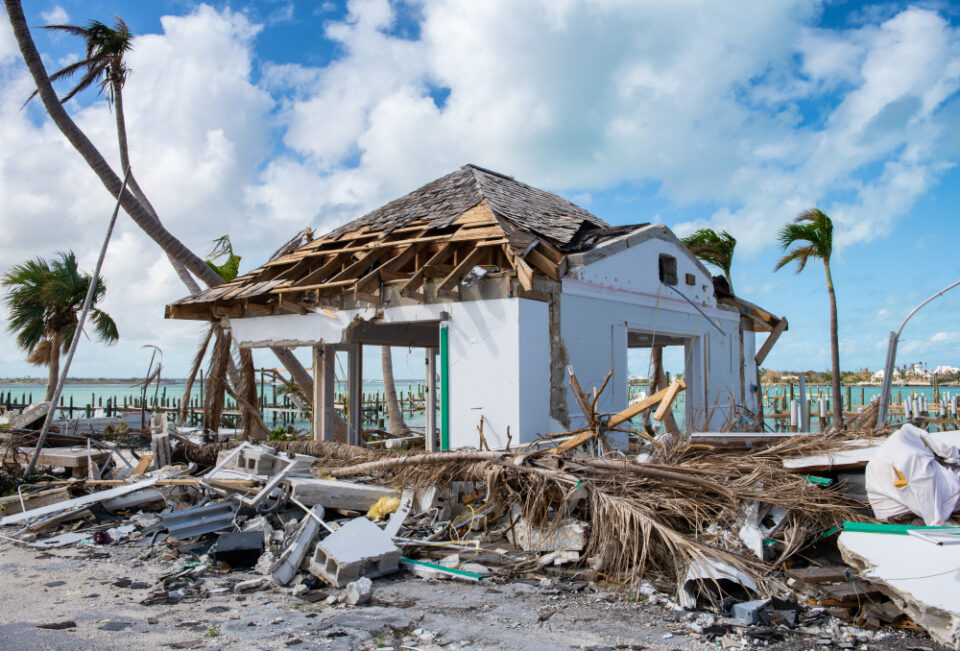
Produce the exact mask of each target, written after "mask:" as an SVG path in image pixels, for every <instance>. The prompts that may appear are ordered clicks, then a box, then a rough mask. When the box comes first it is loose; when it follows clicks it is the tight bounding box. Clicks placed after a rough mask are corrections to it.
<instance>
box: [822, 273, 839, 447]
mask: <svg viewBox="0 0 960 651" xmlns="http://www.w3.org/2000/svg"><path fill="white" fill-rule="evenodd" d="M823 267H824V269H825V270H826V273H827V295H828V296H829V297H830V363H831V364H832V367H833V424H834V428H837V429H838V428H841V427H843V387H842V386H841V385H840V343H839V340H838V335H837V295H836V293H835V292H834V291H833V276H832V275H831V274H830V262H829V261H827V260H824V261H823Z"/></svg>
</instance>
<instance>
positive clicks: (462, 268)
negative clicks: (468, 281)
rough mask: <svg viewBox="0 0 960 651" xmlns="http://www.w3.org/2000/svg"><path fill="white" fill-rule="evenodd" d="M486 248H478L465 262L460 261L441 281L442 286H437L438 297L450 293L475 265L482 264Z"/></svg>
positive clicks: (469, 254)
mask: <svg viewBox="0 0 960 651" xmlns="http://www.w3.org/2000/svg"><path fill="white" fill-rule="evenodd" d="M486 252H487V250H486V248H481V247H479V246H478V247H476V248H475V249H473V250H472V251H470V253H468V254H467V255H466V256H464V258H463V260H461V261H460V264H458V265H457V266H456V267H454V268H453V271H451V272H450V273H449V274H447V277H446V278H444V279H443V280H441V281H440V284H439V285H437V296H440V292H449V291H451V290H452V289H453V288H454V287H456V286H457V284H458V283H459V282H460V279H461V278H463V277H464V276H465V275H466V273H467V272H468V271H470V269H472V268H473V266H474V265H475V264H477V263H478V262H480V259H481V258H482V257H483V256H484V255H485V254H486Z"/></svg>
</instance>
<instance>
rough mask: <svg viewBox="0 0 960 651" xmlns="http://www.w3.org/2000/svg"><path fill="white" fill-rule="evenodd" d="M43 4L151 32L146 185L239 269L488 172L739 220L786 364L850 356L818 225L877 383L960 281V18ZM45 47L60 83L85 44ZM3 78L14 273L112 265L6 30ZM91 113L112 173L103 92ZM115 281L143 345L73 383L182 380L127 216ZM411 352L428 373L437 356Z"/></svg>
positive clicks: (182, 229) (166, 295)
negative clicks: (797, 229)
mask: <svg viewBox="0 0 960 651" xmlns="http://www.w3.org/2000/svg"><path fill="white" fill-rule="evenodd" d="M24 5H25V11H26V14H27V17H28V20H29V21H30V23H31V25H33V26H39V25H43V24H47V23H49V22H62V21H67V22H71V23H81V22H83V21H85V20H87V19H91V18H96V19H99V20H102V21H105V22H109V21H111V20H112V16H113V15H114V14H117V15H120V16H122V17H123V18H124V19H125V20H126V21H127V23H128V25H129V26H130V28H131V30H132V31H133V32H134V33H135V34H138V35H140V36H139V37H138V40H137V41H136V48H135V50H134V53H133V54H132V55H131V56H130V57H129V64H130V67H131V70H132V76H131V78H130V81H129V82H128V85H127V90H126V92H125V96H124V97H125V104H126V108H127V119H128V128H129V131H130V141H131V152H132V158H133V166H134V169H135V170H136V171H137V175H138V178H139V179H140V181H141V185H143V186H144V188H145V189H146V191H147V193H148V195H149V196H150V197H151V199H152V200H153V202H154V204H156V205H157V208H158V210H159V211H160V213H161V218H162V219H163V220H164V222H165V223H166V224H167V226H168V227H169V228H170V230H171V231H172V232H173V233H174V234H176V235H177V236H178V237H180V238H181V239H183V241H184V242H185V243H186V244H187V245H188V246H190V247H191V248H193V249H194V250H195V251H198V252H201V253H202V252H204V250H205V249H206V248H207V247H208V246H209V241H210V240H212V239H213V238H215V237H217V236H219V235H222V234H224V233H225V232H226V233H229V234H230V235H231V237H232V238H233V241H234V242H235V245H236V247H237V249H238V251H239V252H240V253H242V254H243V256H244V260H243V265H242V270H247V269H250V268H252V267H254V266H256V265H258V264H259V263H260V262H262V261H263V260H265V259H266V257H267V256H269V254H270V253H271V252H272V251H273V250H274V249H275V248H276V247H278V246H280V245H281V244H282V243H283V242H284V241H285V240H286V239H287V238H288V237H289V236H291V235H292V234H293V233H295V232H296V231H297V230H299V229H301V228H303V227H304V226H307V225H310V226H312V227H313V228H315V229H319V230H327V229H329V228H332V227H334V226H336V225H338V224H340V223H342V222H343V221H345V220H347V219H350V218H352V217H355V216H358V215H359V214H362V213H363V212H365V211H366V210H369V209H371V208H374V207H376V206H378V205H381V204H382V203H384V202H386V201H388V200H389V199H391V198H394V197H396V196H399V195H401V194H403V193H405V192H407V191H409V190H411V189H413V188H415V187H417V186H418V185H420V184H422V183H424V182H427V181H429V180H431V179H433V178H436V177H438V176H441V175H442V174H444V173H447V172H449V171H451V170H453V169H455V168H456V167H458V166H459V165H461V164H463V163H466V162H474V163H477V164H481V165H483V166H485V167H489V168H492V169H496V170H499V171H502V172H505V173H507V174H511V175H514V176H515V177H517V178H518V179H520V180H522V181H525V182H528V183H531V184H533V185H537V186H540V187H545V188H548V189H550V190H553V191H555V192H558V193H560V194H562V195H564V196H566V197H568V198H570V199H571V200H573V201H575V202H577V203H579V204H580V205H582V206H583V207H585V208H587V209H588V210H590V211H592V212H593V213H595V214H596V215H598V216H599V217H601V218H603V219H605V220H607V221H608V222H611V223H614V224H622V223H634V222H647V221H653V222H661V223H665V224H667V225H668V226H670V227H671V228H673V229H674V230H676V231H677V232H678V233H679V234H685V233H687V232H690V231H691V230H692V229H694V228H696V227H700V226H712V227H715V228H718V229H719V228H724V229H727V230H729V231H730V232H731V233H733V234H734V235H735V236H736V237H737V238H738V240H739V246H738V253H737V259H736V261H735V263H734V285H735V288H736V289H737V290H738V292H739V293H740V294H741V295H743V296H744V297H746V298H748V299H749V300H752V301H754V302H756V303H759V304H760V305H762V306H764V307H766V308H767V309H770V310H771V311H773V312H776V313H777V314H781V315H785V316H787V318H788V319H789V321H790V330H789V332H788V333H787V334H786V335H784V337H783V338H782V339H781V341H780V342H779V343H778V344H777V346H776V347H775V348H774V351H773V353H772V354H771V355H770V356H769V357H768V360H767V366H769V367H771V368H780V369H824V368H826V367H827V366H828V350H829V347H828V338H827V329H828V320H827V318H828V312H827V300H826V291H825V283H824V274H823V270H822V267H821V266H811V267H809V268H808V269H807V270H806V271H805V272H804V273H803V274H801V275H795V274H794V273H793V271H792V270H791V269H784V270H781V271H779V272H777V273H774V272H773V266H774V264H775V262H776V260H777V259H778V257H779V255H780V251H779V250H778V248H777V246H776V241H775V233H776V230H777V228H779V227H780V226H781V225H782V224H784V223H785V222H787V221H788V220H790V219H791V218H792V217H793V216H794V215H795V214H796V213H797V212H799V211H800V210H803V209H805V208H809V207H813V206H817V207H820V208H821V209H823V210H825V211H826V212H828V213H829V214H830V215H831V216H832V217H833V218H834V221H835V222H836V228H837V246H836V250H835V254H834V260H833V274H834V280H835V283H836V286H837V295H838V303H839V311H840V340H841V364H842V366H843V367H844V368H850V369H855V368H863V367H868V368H871V369H876V368H878V367H879V366H880V365H881V364H882V361H883V357H884V350H885V340H886V336H887V333H888V332H889V331H890V330H891V329H895V328H896V327H897V325H898V324H899V322H900V320H901V319H902V318H903V317H904V316H905V315H906V313H907V312H908V311H909V310H910V309H911V308H912V307H913V306H914V305H915V304H917V303H918V302H920V301H921V300H923V299H924V298H926V297H927V296H928V295H930V294H932V293H933V292H935V291H937V290H939V289H940V288H941V287H943V286H945V285H946V284H948V283H949V282H951V281H953V280H956V279H957V278H958V277H960V259H958V258H960V256H958V255H957V253H956V249H957V240H958V234H960V221H958V210H957V207H958V205H960V204H958V200H960V189H958V188H960V171H958V169H957V167H956V163H957V160H958V158H960V129H958V127H960V102H958V94H957V91H958V88H960V7H958V5H956V3H950V2H915V3H908V2H881V3H873V2H852V1H850V2H844V1H827V2H816V1H808V0H771V1H769V2H763V3H756V2H747V1H743V2H739V1H730V2H724V3H717V2H711V1H707V0H704V1H702V2H699V1H695V0H691V2H687V3H663V2H653V1H650V2H626V1H621V0H595V1H592V2H575V1H571V2H554V1H548V0H542V1H534V0H531V1H529V2H522V3H517V2H510V1H508V0H490V1H489V2H483V3H475V2H461V1H457V0H437V1H435V2H431V3H428V4H421V3H418V2H387V1H386V0H362V1H357V2H352V3H347V4H345V3H340V2H325V3H324V2H288V1H284V0H264V1H261V2H230V3H223V2H210V3H206V4H204V3H198V2H188V1H180V0H170V1H163V2H160V1H158V2H119V1H112V2H111V1H107V0H92V1H91V0H84V1H82V2H81V1H79V0H62V1H60V2H46V1H40V2H25V3H24ZM4 19H5V16H4ZM34 35H35V38H36V40H37V43H38V46H39V48H40V50H41V52H42V54H43V56H44V58H45V61H46V63H47V66H48V69H55V68H59V67H60V66H62V65H65V64H66V63H69V62H72V61H74V60H76V57H77V56H79V55H80V54H81V50H80V47H79V44H78V42H77V41H76V40H74V39H71V38H70V37H65V36H60V35H55V34H51V33H47V32H44V31H43V30H35V31H34ZM0 82H2V83H0V196H3V197H4V200H3V201H2V202H0V203H2V205H0V226H2V228H0V272H3V271H5V270H6V268H7V267H8V266H9V265H10V264H13V263H16V262H19V261H21V260H22V259H24V258H26V257H28V256H32V255H49V254H50V253H51V252H52V251H56V250H61V249H65V248H73V249H74V250H75V251H76V252H77V254H78V255H79V256H80V259H81V262H82V263H83V264H85V265H86V266H87V267H88V268H90V267H92V266H93V263H94V261H95V259H96V249H97V245H98V243H99V240H100V237H101V233H102V228H103V222H104V220H105V218H106V215H107V214H108V212H109V210H110V199H109V196H107V195H106V193H105V192H104V191H103V189H102V187H100V186H99V185H98V183H97V181H96V179H95V178H94V177H93V175H92V173H90V172H89V170H87V169H86V168H85V167H84V165H83V163H82V161H80V160H79V158H78V157H76V156H75V155H74V154H72V152H70V151H69V149H67V148H66V146H65V145H64V143H63V141H62V140H61V139H60V136H59V134H58V133H57V132H56V131H55V129H53V128H52V127H51V125H50V124H49V123H48V122H47V121H46V118H45V116H44V114H43V112H42V108H41V107H40V106H39V105H36V106H34V105H31V106H30V107H28V108H27V109H26V110H23V111H21V110H20V109H19V106H20V104H22V102H23V99H24V98H25V97H26V96H27V95H28V94H29V92H30V90H31V86H30V83H29V79H28V78H27V75H26V72H25V69H24V66H23V65H22V63H21V62H20V60H19V58H18V56H17V51H16V46H15V43H14V42H13V40H12V35H11V33H10V30H9V26H8V25H7V24H6V22H5V20H4V21H3V24H0ZM70 110H71V111H72V112H73V114H74V116H75V118H76V119H77V121H78V122H79V123H80V124H81V126H82V127H83V128H84V129H85V130H86V131H87V132H88V134H89V135H90V136H91V138H92V139H93V140H94V142H95V143H96V144H97V145H98V147H99V148H100V149H101V151H103V152H104V154H105V155H107V156H108V158H110V160H112V161H114V162H115V161H116V153H115V148H116V145H115V136H114V134H113V131H112V123H111V120H112V116H111V114H110V111H109V108H108V107H107V105H106V103H105V102H104V101H103V98H102V97H101V96H99V95H97V94H96V93H94V92H89V93H86V94H85V95H83V96H81V97H79V98H78V101H77V102H75V103H72V106H71V109H70ZM105 276H106V279H107V282H108V284H109V290H108V294H109V296H108V299H107V304H106V308H107V309H108V310H109V311H111V312H113V313H114V314H116V315H117V317H118V321H119V325H120V331H121V336H122V342H121V343H120V344H118V345H117V346H115V347H113V348H103V347H100V346H98V345H95V344H86V343H85V344H84V345H83V346H81V350H80V353H79V354H78V357H77V360H76V362H75V367H74V368H75V371H76V374H77V375H90V376H104V375H133V374H136V373H138V372H139V370H140V368H141V367H145V365H146V361H147V359H148V353H147V352H146V351H145V349H142V348H141V346H143V345H144V344H158V345H160V346H161V347H163V348H164V354H165V360H166V365H167V368H168V369H169V373H170V374H172V375H182V374H183V373H184V372H185V369H186V366H187V364H188V360H189V358H190V357H191V356H192V354H193V349H194V346H195V343H196V340H197V337H198V333H199V326H197V325H196V324H184V323H176V322H169V321H164V320H163V319H162V305H163V304H164V303H165V302H169V301H170V300H174V299H176V298H178V297H179V296H181V295H182V294H183V293H184V292H183V288H182V285H180V284H179V283H178V281H177V279H176V276H175V275H174V274H173V272H172V270H171V269H170V268H169V265H168V264H167V263H166V262H165V260H164V258H163V257H162V256H161V255H160V253H159V251H158V250H157V249H156V247H155V246H154V245H153V244H152V243H151V242H150V241H149V240H147V239H146V238H145V237H144V236H143V235H142V234H140V233H139V231H138V230H137V229H136V228H135V227H134V226H133V225H131V224H130V223H128V222H127V221H122V222H121V224H120V227H119V229H118V232H117V235H116V239H115V241H114V243H113V244H112V245H111V249H110V253H109V254H108V259H107V264H106V267H105ZM958 314H960V291H957V292H956V293H955V294H953V295H949V294H948V295H947V296H945V297H943V298H941V299H938V301H936V302H934V303H933V304H931V305H930V306H929V307H928V308H925V310H924V311H922V312H921V313H920V314H919V315H918V316H917V317H915V318H914V320H913V321H912V322H911V324H910V325H909V326H908V328H907V330H906V331H905V335H904V341H903V343H902V344H901V348H900V351H901V353H900V358H899V361H900V362H901V363H904V362H914V361H923V362H926V363H928V364H929V365H931V366H935V365H940V364H946V365H953V366H960V352H958V351H960V325H958V324H957V320H956V316H957V315H958ZM398 352H399V351H398ZM23 358H24V355H23V354H22V353H21V352H20V351H17V350H16V349H15V347H14V346H13V345H12V342H11V340H10V339H8V338H3V339H0V375H21V374H38V369H35V368H33V367H30V366H28V365H27V364H26V362H25V361H24V359H23ZM257 361H258V363H262V364H264V365H270V366H273V365H274V361H273V360H272V358H270V357H269V356H268V355H262V356H261V357H258V360H257ZM399 361H400V363H399V365H398V366H399V369H400V374H406V375H414V374H419V373H420V372H421V368H422V366H421V360H420V357H419V355H418V354H414V355H412V356H410V357H409V359H408V357H407V355H406V354H405V353H404V354H401V355H400V360H399ZM367 373H368V374H371V375H372V374H374V373H376V363H375V361H373V360H370V361H368V369H367Z"/></svg>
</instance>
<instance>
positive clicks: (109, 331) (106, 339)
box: [90, 308, 120, 346]
mask: <svg viewBox="0 0 960 651" xmlns="http://www.w3.org/2000/svg"><path fill="white" fill-rule="evenodd" d="M90 316H91V320H92V321H93V326H94V332H95V333H96V335H97V339H99V340H100V341H102V342H103V343H105V344H107V345H108V346H109V345H112V344H115V343H117V341H119V339H120V333H119V332H118V331H117V324H116V323H115V322H114V320H113V318H112V317H111V316H110V315H109V314H107V313H106V312H103V311H101V310H98V309H96V308H94V309H93V310H91V311H90Z"/></svg>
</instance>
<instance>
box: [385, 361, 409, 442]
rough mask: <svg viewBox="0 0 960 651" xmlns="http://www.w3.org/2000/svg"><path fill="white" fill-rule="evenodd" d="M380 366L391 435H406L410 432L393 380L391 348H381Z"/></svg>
mask: <svg viewBox="0 0 960 651" xmlns="http://www.w3.org/2000/svg"><path fill="white" fill-rule="evenodd" d="M380 366H381V369H382V370H383V393H384V398H385V400H386V403H387V420H388V421H389V422H388V425H387V426H388V427H389V428H390V433H391V434H406V433H407V432H409V431H410V428H409V427H407V423H406V421H405V420H404V419H403V408H402V407H401V406H400V401H399V400H398V399H397V385H396V383H395V382H394V380H393V354H392V353H391V351H390V346H381V347H380Z"/></svg>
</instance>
